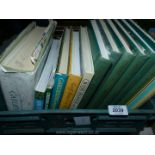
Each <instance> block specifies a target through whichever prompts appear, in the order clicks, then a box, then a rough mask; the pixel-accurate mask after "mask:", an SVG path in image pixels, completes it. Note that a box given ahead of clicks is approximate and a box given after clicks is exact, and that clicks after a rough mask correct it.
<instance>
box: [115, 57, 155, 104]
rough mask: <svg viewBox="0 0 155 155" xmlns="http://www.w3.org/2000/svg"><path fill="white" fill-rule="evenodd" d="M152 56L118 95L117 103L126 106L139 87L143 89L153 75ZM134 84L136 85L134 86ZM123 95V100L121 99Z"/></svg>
mask: <svg viewBox="0 0 155 155" xmlns="http://www.w3.org/2000/svg"><path fill="white" fill-rule="evenodd" d="M154 63H155V62H154V54H152V55H150V58H149V60H148V61H147V62H146V63H145V64H144V65H143V67H142V68H141V69H140V70H139V72H138V73H137V74H136V75H135V77H134V78H133V79H132V80H131V81H130V82H129V83H128V85H126V87H125V88H124V89H123V90H122V91H121V93H120V94H119V96H118V97H119V99H120V101H119V103H121V104H126V103H127V102H128V101H129V100H130V99H131V97H132V96H133V95H134V94H135V93H137V92H138V89H140V87H143V86H144V85H145V84H146V83H148V81H150V79H152V78H153V77H154V75H155V67H154ZM135 83H136V85H135ZM124 94H125V98H121V96H122V95H124Z"/></svg>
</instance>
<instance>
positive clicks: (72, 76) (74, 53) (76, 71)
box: [60, 30, 82, 109]
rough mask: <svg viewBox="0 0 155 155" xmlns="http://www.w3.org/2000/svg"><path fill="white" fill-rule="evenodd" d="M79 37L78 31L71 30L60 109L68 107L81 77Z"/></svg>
mask: <svg viewBox="0 0 155 155" xmlns="http://www.w3.org/2000/svg"><path fill="white" fill-rule="evenodd" d="M79 39H80V37H79V31H76V30H72V32H71V42H70V57H69V72H68V76H69V77H68V80H67V84H66V87H65V90H64V94H63V97H62V100H61V102H60V109H69V108H70V106H71V103H72V100H73V98H74V96H75V94H76V91H77V89H78V87H79V84H80V82H81V79H82V75H81V64H80V40H79Z"/></svg>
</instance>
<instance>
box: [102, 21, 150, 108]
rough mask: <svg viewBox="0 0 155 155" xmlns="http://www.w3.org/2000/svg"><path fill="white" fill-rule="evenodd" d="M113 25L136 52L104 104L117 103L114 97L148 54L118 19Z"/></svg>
mask: <svg viewBox="0 0 155 155" xmlns="http://www.w3.org/2000/svg"><path fill="white" fill-rule="evenodd" d="M114 23H115V26H116V27H117V29H118V30H119V32H121V33H122V34H123V36H124V37H125V39H126V41H127V42H128V44H129V45H130V48H131V49H132V52H134V53H135V54H136V57H135V59H134V61H133V62H132V63H131V64H130V65H129V67H128V68H127V70H126V71H125V73H124V74H123V75H122V77H120V79H119V80H118V82H117V83H116V84H115V86H114V87H113V89H111V91H110V93H109V94H108V95H107V96H106V98H105V99H104V106H105V105H107V104H119V103H114V102H113V101H114V99H115V98H117V95H118V94H119V92H121V90H122V88H123V87H124V86H125V85H126V84H127V83H128V82H129V81H130V80H131V79H132V78H133V77H134V76H135V75H136V73H137V72H138V71H139V70H140V69H141V67H142V66H143V65H144V64H145V62H146V61H147V60H148V58H149V56H148V55H147V54H146V52H144V51H143V50H144V49H143V48H142V47H141V46H140V45H139V44H137V42H135V40H134V39H133V38H132V37H131V36H130V35H129V33H128V32H127V31H126V30H125V29H124V27H123V26H122V25H121V24H120V23H119V21H117V20H115V21H114Z"/></svg>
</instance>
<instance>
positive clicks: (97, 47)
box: [78, 20, 112, 109]
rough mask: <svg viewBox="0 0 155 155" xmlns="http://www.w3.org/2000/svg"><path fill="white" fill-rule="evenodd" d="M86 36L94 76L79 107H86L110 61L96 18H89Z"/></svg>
mask: <svg viewBox="0 0 155 155" xmlns="http://www.w3.org/2000/svg"><path fill="white" fill-rule="evenodd" d="M88 36H89V40H90V48H91V52H92V59H93V64H94V76H93V78H92V80H91V83H90V84H89V87H88V88H87V90H86V92H85V94H84V96H83V98H82V100H81V102H80V103H79V105H78V108H79V109H83V108H87V106H88V105H89V102H90V100H91V98H92V96H93V95H94V93H95V92H96V90H97V87H98V86H99V84H100V82H101V81H102V79H103V78H104V77H105V76H106V73H107V72H108V70H109V69H110V68H111V66H112V63H111V60H110V58H109V55H108V51H107V50H106V47H105V44H104V42H103V39H102V35H101V33H100V30H99V27H98V25H97V22H96V20H91V21H90V24H89V27H88Z"/></svg>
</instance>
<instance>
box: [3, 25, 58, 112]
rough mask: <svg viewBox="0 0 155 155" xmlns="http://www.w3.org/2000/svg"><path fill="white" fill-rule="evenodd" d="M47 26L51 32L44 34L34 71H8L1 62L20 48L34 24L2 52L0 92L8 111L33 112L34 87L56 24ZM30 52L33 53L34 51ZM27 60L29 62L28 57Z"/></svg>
mask: <svg viewBox="0 0 155 155" xmlns="http://www.w3.org/2000/svg"><path fill="white" fill-rule="evenodd" d="M49 26H51V27H52V30H51V31H50V32H49V33H48V34H47V33H45V36H44V38H46V41H45V42H44V43H43V44H42V48H41V51H40V55H41V57H40V56H39V58H38V59H37V62H36V63H35V64H34V69H33V70H32V71H29V72H27V71H23V72H21V71H18V70H16V69H15V68H14V69H10V68H7V67H5V66H3V64H2V61H3V60H4V59H5V58H6V57H7V56H8V55H9V54H11V52H12V50H13V49H14V48H15V47H16V46H17V45H19V46H20V41H21V40H22V39H23V38H24V36H25V35H28V34H29V33H30V32H31V30H32V29H34V28H35V27H36V24H35V23H32V24H30V25H29V26H28V27H27V28H26V29H25V30H24V31H23V32H21V33H20V34H19V36H18V37H17V38H16V39H15V40H14V41H13V42H12V43H11V44H10V45H9V46H8V47H7V48H6V49H5V51H4V54H3V56H2V58H1V66H0V77H1V78H0V81H1V88H2V92H3V95H4V98H5V101H6V104H7V108H8V110H9V111H17V110H33V108H34V105H33V103H34V87H35V85H36V83H37V82H38V80H39V78H40V75H41V72H42V69H43V67H44V64H45V62H46V58H47V56H48V52H49V49H50V47H51V44H49V42H51V41H52V40H53V39H52V34H53V31H54V29H55V26H56V23H55V22H53V23H51V24H50V25H49ZM45 30H46V29H45ZM40 43H41V42H39V44H37V47H38V46H40ZM31 50H32V51H34V50H35V49H31ZM29 60H31V59H30V57H29ZM2 83H3V84H2ZM25 92H26V93H25Z"/></svg>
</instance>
